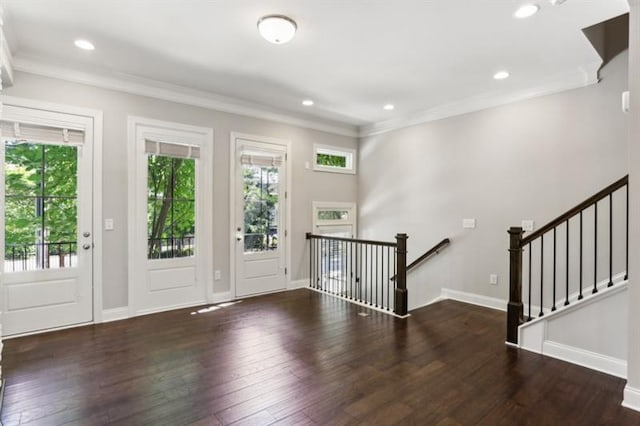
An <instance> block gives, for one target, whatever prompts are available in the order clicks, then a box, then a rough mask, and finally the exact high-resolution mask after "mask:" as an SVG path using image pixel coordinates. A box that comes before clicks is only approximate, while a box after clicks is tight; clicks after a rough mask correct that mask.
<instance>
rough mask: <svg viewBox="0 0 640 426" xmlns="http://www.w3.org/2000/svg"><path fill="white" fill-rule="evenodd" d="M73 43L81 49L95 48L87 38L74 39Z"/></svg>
mask: <svg viewBox="0 0 640 426" xmlns="http://www.w3.org/2000/svg"><path fill="white" fill-rule="evenodd" d="M73 44H75V45H76V47H77V48H80V49H82V50H94V49H95V48H96V47H95V46H94V45H93V43H91V42H90V41H89V40H82V39H79V40H76V41H74V42H73Z"/></svg>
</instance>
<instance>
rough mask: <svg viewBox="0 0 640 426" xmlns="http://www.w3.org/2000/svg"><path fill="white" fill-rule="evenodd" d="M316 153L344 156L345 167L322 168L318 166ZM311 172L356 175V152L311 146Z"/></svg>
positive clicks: (330, 146) (353, 150)
mask: <svg viewBox="0 0 640 426" xmlns="http://www.w3.org/2000/svg"><path fill="white" fill-rule="evenodd" d="M318 152H320V153H322V154H329V155H339V156H345V157H346V158H347V167H345V168H340V167H332V166H322V165H319V164H318ZM313 170H315V171H317V172H331V173H346V174H356V150H355V149H351V148H343V147H341V146H332V145H320V144H314V145H313Z"/></svg>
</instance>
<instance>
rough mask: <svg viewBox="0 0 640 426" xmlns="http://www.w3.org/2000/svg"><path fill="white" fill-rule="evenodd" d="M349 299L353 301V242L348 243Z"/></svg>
mask: <svg viewBox="0 0 640 426" xmlns="http://www.w3.org/2000/svg"><path fill="white" fill-rule="evenodd" d="M349 299H353V241H351V242H350V243H349Z"/></svg>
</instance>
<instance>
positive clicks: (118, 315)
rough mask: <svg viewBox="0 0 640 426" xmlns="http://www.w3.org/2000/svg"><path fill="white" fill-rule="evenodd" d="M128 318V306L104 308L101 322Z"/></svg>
mask: <svg viewBox="0 0 640 426" xmlns="http://www.w3.org/2000/svg"><path fill="white" fill-rule="evenodd" d="M127 318H129V307H128V306H123V307H121V308H113V309H105V310H103V311H102V322H111V321H119V320H123V319H127Z"/></svg>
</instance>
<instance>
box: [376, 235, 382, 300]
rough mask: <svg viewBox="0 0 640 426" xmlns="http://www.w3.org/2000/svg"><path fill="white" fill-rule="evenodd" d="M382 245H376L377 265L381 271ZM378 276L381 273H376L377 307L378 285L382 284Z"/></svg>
mask: <svg viewBox="0 0 640 426" xmlns="http://www.w3.org/2000/svg"><path fill="white" fill-rule="evenodd" d="M379 251H380V246H378V245H376V267H377V268H378V271H380V269H381V268H380V253H379ZM378 277H379V274H376V304H375V307H376V308H377V307H378V287H379V286H380V283H379V282H378Z"/></svg>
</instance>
